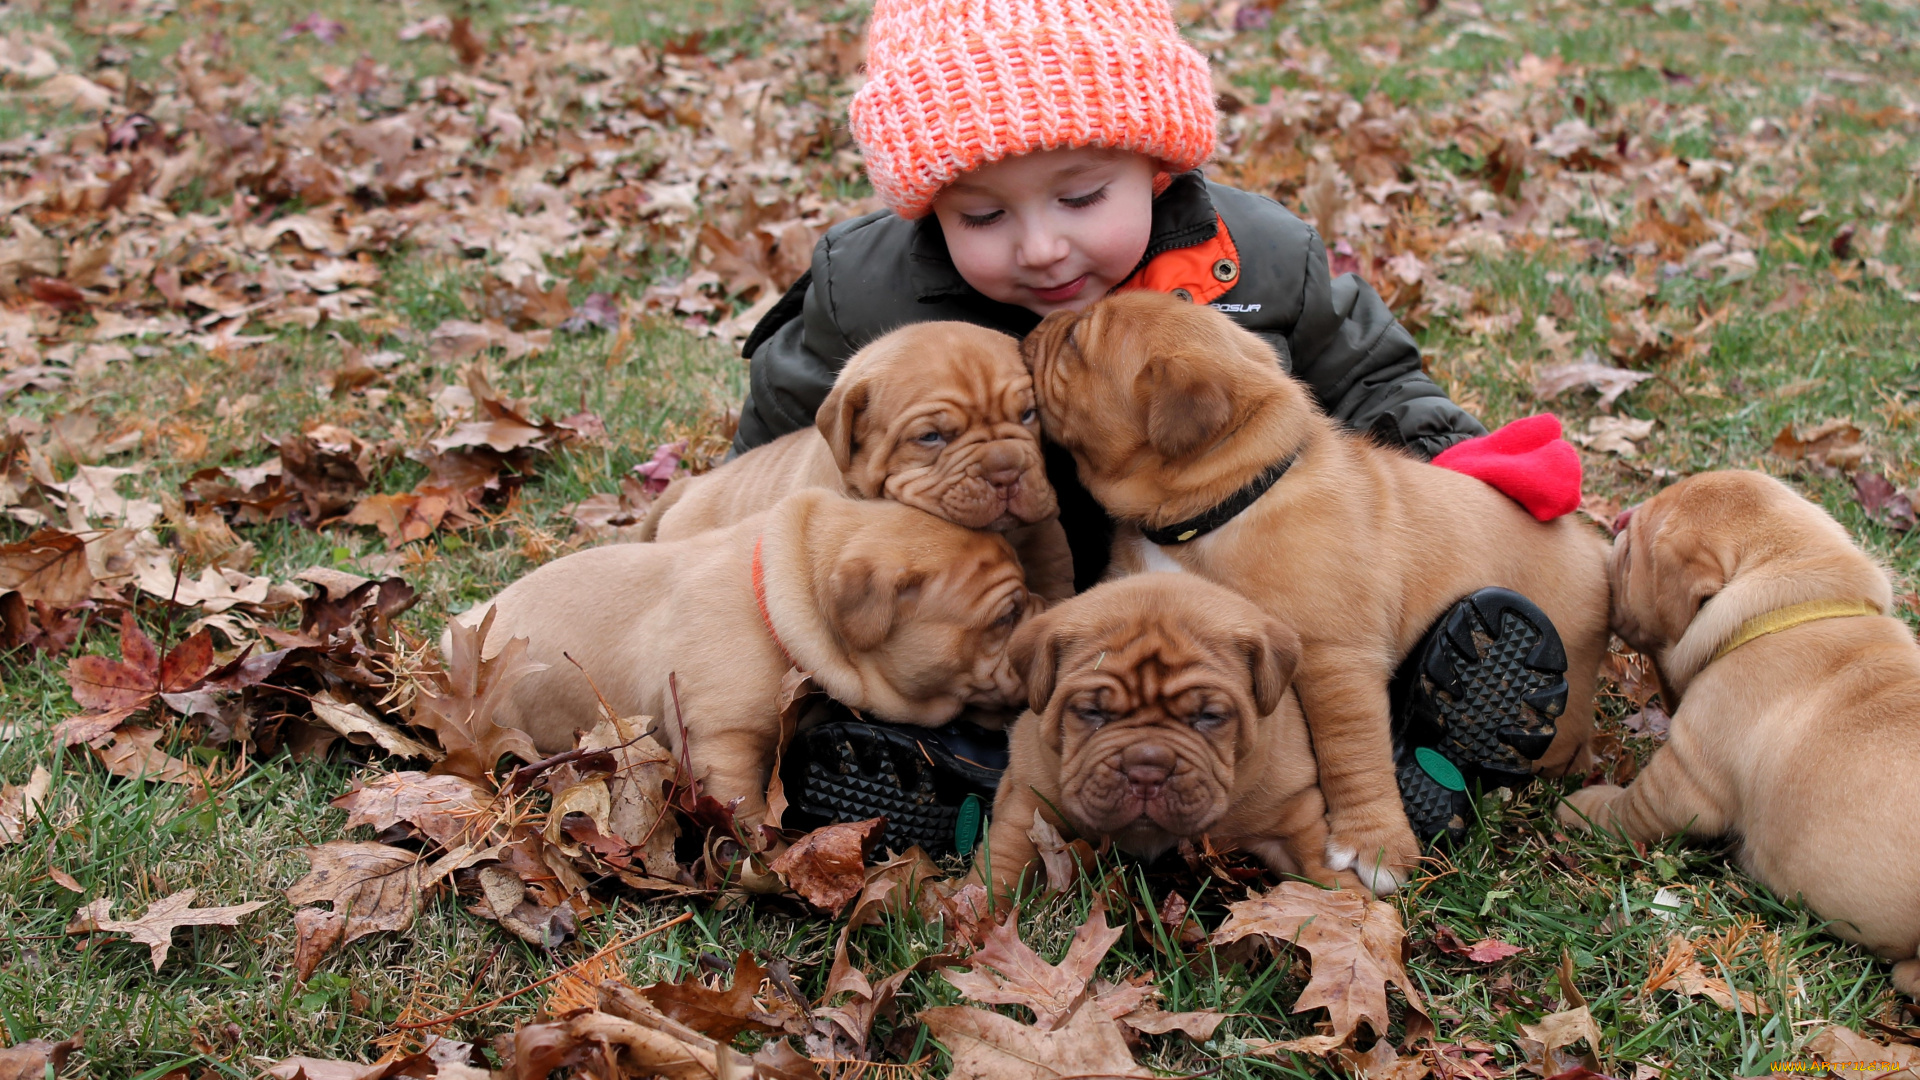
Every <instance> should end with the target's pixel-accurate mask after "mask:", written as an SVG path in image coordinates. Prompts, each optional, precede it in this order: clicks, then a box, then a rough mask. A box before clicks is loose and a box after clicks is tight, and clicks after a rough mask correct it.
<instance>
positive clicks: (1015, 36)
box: [850, 0, 1214, 218]
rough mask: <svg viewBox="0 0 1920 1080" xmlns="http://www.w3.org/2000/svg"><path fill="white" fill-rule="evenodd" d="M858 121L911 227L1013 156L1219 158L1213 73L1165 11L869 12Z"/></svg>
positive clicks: (886, 191)
mask: <svg viewBox="0 0 1920 1080" xmlns="http://www.w3.org/2000/svg"><path fill="white" fill-rule="evenodd" d="M850 111H851V113H852V121H853V137H854V138H855V139H857V140H859V142H860V148H861V150H863V151H864V152H865V154H866V162H867V176H868V177H869V178H870V179H871V180H872V181H873V186H874V189H875V190H876V191H878V192H879V193H880V198H881V199H882V200H883V201H885V202H886V204H887V205H888V206H889V207H891V208H892V209H893V210H894V212H895V213H898V214H899V215H900V216H901V217H905V218H917V217H921V216H924V215H925V214H926V212H927V210H928V208H929V207H930V206H931V205H932V203H933V199H934V196H936V195H938V194H939V193H940V189H942V188H944V187H946V186H947V185H948V184H949V183H951V182H952V181H953V179H954V178H955V177H957V176H959V175H960V174H961V173H964V172H966V171H968V170H970V169H973V168H976V167H978V166H980V165H982V164H985V163H987V162H991V161H998V160H1000V159H1001V158H1003V157H1008V156H1011V155H1016V154H1025V153H1031V152H1033V151H1035V150H1052V149H1057V148H1060V147H1076V146H1106V147H1112V148H1114V149H1119V150H1131V151H1133V152H1135V153H1139V154H1145V155H1147V156H1149V157H1154V158H1159V159H1160V160H1161V161H1162V162H1164V163H1165V165H1166V167H1167V168H1168V169H1170V170H1173V171H1175V172H1185V171H1186V170H1188V169H1192V168H1194V167H1196V166H1198V165H1199V164H1200V163H1201V162H1203V161H1205V160H1206V159H1207V157H1208V156H1209V155H1211V154H1212V153H1213V120H1214V113H1213V83H1212V80H1211V79H1210V78H1209V77H1208V74H1207V61H1206V58H1205V57H1203V56H1201V55H1200V54H1199V53H1198V52H1196V51H1195V50H1194V48H1193V47H1192V46H1191V45H1188V44H1187V43H1186V42H1185V41H1183V40H1181V38H1180V32H1179V30H1177V29H1176V28H1175V27H1174V24H1173V13H1172V12H1171V11H1170V10H1169V8H1168V7H1167V0H875V3H874V5H873V20H872V22H871V23H869V24H868V27H867V83H866V85H865V86H863V87H861V88H860V91H859V92H858V93H856V94H854V96H853V106H852V108H851V110H850ZM1164 182H1165V181H1164V179H1162V180H1161V183H1162V184H1164Z"/></svg>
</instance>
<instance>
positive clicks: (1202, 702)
mask: <svg viewBox="0 0 1920 1080" xmlns="http://www.w3.org/2000/svg"><path fill="white" fill-rule="evenodd" d="M1299 648H1300V645H1299V639H1298V638H1297V637H1296V636H1295V635H1294V633H1293V632H1292V631H1291V630H1289V629H1287V628H1286V627H1285V626H1284V625H1283V624H1280V623H1278V622H1276V621H1275V620H1273V619H1271V618H1268V617H1267V616H1265V615H1262V614H1261V613H1260V612H1259V611H1258V610H1257V609H1255V608H1254V607H1253V606H1252V605H1251V604H1249V603H1247V602H1246V601H1245V600H1243V599H1241V598H1240V597H1238V596H1237V595H1235V594H1233V593H1230V592H1228V591H1226V590H1225V589H1221V588H1219V587H1217V586H1212V585H1208V584H1207V583H1205V582H1201V581H1198V580H1196V579H1194V578H1192V577H1189V576H1187V575H1177V574H1142V575H1137V576H1135V577H1130V578H1124V579H1121V580H1120V581H1116V582H1112V583H1110V584H1107V585H1102V586H1100V587H1098V588H1096V589H1093V590H1090V591H1088V592H1087V593H1084V594H1082V595H1081V596H1078V597H1076V598H1074V599H1073V600H1071V601H1068V602H1067V603H1065V604H1062V605H1060V606H1059V607H1057V608H1055V609H1053V610H1052V611H1050V612H1048V613H1047V614H1045V615H1043V616H1041V617H1039V618H1037V619H1035V620H1033V622H1032V623H1031V624H1029V626H1027V627H1026V628H1025V629H1023V630H1022V631H1021V632H1020V634H1019V635H1018V636H1017V637H1016V640H1015V643H1014V656H1015V659H1016V662H1018V663H1019V664H1020V666H1021V667H1022V668H1023V670H1024V671H1025V673H1026V676H1027V688H1028V693H1029V695H1030V705H1031V707H1032V708H1033V710H1034V712H1035V713H1036V714H1038V715H1037V716H1032V717H1028V718H1027V719H1026V720H1023V721H1022V722H1023V723H1038V724H1040V725H1042V726H1041V729H1040V730H1041V738H1042V740H1043V741H1044V742H1047V743H1050V744H1052V745H1053V746H1055V747H1057V748H1058V751H1059V754H1060V791H1061V795H1062V805H1061V807H1060V810H1061V811H1062V812H1063V813H1064V814H1065V815H1066V816H1067V818H1068V819H1069V820H1070V821H1071V822H1073V823H1074V825H1075V826H1076V827H1078V828H1080V829H1082V830H1084V831H1089V832H1092V833H1097V834H1101V835H1106V836H1112V837H1113V838H1114V839H1115V840H1116V842H1118V843H1119V844H1120V845H1121V846H1122V847H1123V848H1125V849H1127V850H1130V851H1136V852H1140V853H1143V854H1154V853H1157V852H1158V851H1160V850H1164V849H1165V848H1166V847H1167V846H1168V845H1169V844H1171V843H1172V842H1173V841H1174V840H1176V839H1178V838H1182V837H1193V836H1197V835H1199V834H1200V833H1202V832H1205V831H1206V830H1207V829H1208V828H1209V827H1211V826H1212V825H1213V824H1214V822H1216V821H1218V820H1219V819H1220V817H1221V815H1222V814H1224V813H1226V811H1227V809H1228V806H1229V800H1230V796H1231V793H1232V791H1233V789H1234V780H1235V768H1236V765H1237V763H1238V762H1239V761H1240V759H1241V758H1242V757H1243V756H1244V755H1245V754H1247V753H1248V752H1250V751H1251V749H1252V747H1253V746H1254V741H1255V739H1256V738H1257V736H1258V725H1260V724H1261V723H1263V722H1265V720H1266V717H1267V716H1269V715H1270V714H1271V713H1272V712H1273V711H1274V710H1275V709H1276V708H1278V707H1279V703H1280V698H1281V695H1282V693H1284V692H1285V690H1286V687H1287V683H1288V680H1289V679H1291V677H1292V674H1293V668H1294V665H1295V663H1296V662H1297V660H1298V657H1299Z"/></svg>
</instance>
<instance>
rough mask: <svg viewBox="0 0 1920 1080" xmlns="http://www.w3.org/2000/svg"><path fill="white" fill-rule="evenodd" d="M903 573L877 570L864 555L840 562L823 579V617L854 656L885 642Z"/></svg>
mask: <svg viewBox="0 0 1920 1080" xmlns="http://www.w3.org/2000/svg"><path fill="white" fill-rule="evenodd" d="M906 577H907V571H906V568H905V567H900V566H881V565H879V564H877V563H875V562H874V561H873V560H872V559H870V558H868V557H866V556H864V555H849V556H847V557H846V558H844V559H841V560H840V561H839V562H838V563H837V564H835V566H834V568H833V573H832V574H831V575H830V576H829V577H828V579H827V597H826V600H827V603H826V609H827V617H828V620H829V622H830V623H831V624H832V626H833V629H834V632H835V633H836V634H838V635H840V640H842V641H844V642H845V643H846V645H847V647H848V648H849V649H851V650H852V651H854V652H870V651H872V650H874V649H877V648H879V647H880V645H881V644H882V643H883V642H885V641H886V640H887V633H888V631H890V630H892V629H893V615H894V609H895V608H896V607H897V606H898V604H899V600H900V590H901V588H902V587H903V586H904V585H905V584H906Z"/></svg>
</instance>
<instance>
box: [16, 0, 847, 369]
mask: <svg viewBox="0 0 1920 1080" xmlns="http://www.w3.org/2000/svg"><path fill="white" fill-rule="evenodd" d="M778 18H779V19H780V20H781V25H780V26H779V27H778V28H777V33H778V34H779V37H780V40H781V42H782V44H783V48H782V49H780V50H778V51H775V52H771V53H769V54H768V55H767V56H765V57H758V58H734V59H733V60H732V61H731V62H727V63H722V62H720V61H719V60H717V59H716V58H714V57H711V56H708V55H707V54H705V53H704V52H702V51H700V50H699V49H698V48H672V47H666V48H661V47H644V46H619V47H616V46H613V45H611V44H608V43H606V42H602V41H595V40H588V39H581V38H572V37H566V36H551V37H537V36H536V31H537V30H538V29H539V28H538V27H528V28H524V29H522V30H521V31H519V32H517V33H514V34H511V35H509V36H506V37H503V38H495V39H493V40H482V39H481V38H480V36H479V35H477V34H476V33H474V31H473V29H472V27H471V26H470V24H469V23H468V22H467V21H466V20H465V19H460V20H449V19H447V18H446V17H445V16H436V17H433V18H429V19H427V20H424V21H423V22H421V23H418V24H415V25H414V26H411V27H409V28H407V30H406V31H403V33H402V35H401V37H402V39H403V40H408V41H412V42H413V43H414V46H415V47H416V48H418V49H420V50H430V49H431V50H450V51H451V53H452V54H453V57H454V58H455V59H457V61H458V67H457V68H456V69H455V70H453V71H452V72H450V73H448V74H446V75H442V76H435V77H429V78H424V79H410V78H409V77H408V75H407V74H406V73H404V72H395V71H390V70H388V69H387V68H386V67H384V66H381V65H376V64H374V63H373V62H372V61H371V60H370V59H369V60H364V61H363V62H362V63H359V64H356V65H354V66H353V67H352V68H351V69H350V70H344V71H342V70H334V71H323V72H322V73H321V79H322V81H323V83H324V86H325V89H324V91H323V92H320V93H317V94H314V95H312V96H307V97H299V96H295V97H276V96H275V95H274V94H272V93H269V92H268V90H269V88H267V87H265V86H263V85H262V83H261V82H260V80H259V79H258V78H257V77H255V76H254V75H252V74H251V73H249V72H248V71H247V70H246V69H245V68H244V67H243V66H242V65H241V64H239V63H238V62H237V61H236V60H235V58H234V57H233V55H232V53H231V49H230V47H229V45H228V43H227V41H226V40H225V39H224V38H223V37H221V36H219V35H210V36H207V37H204V38H198V39H195V40H192V41H189V42H188V43H186V44H185V45H183V46H182V47H181V48H180V49H179V50H177V51H176V52H175V53H174V54H173V55H171V56H170V57H168V58H167V69H168V73H169V74H168V77H167V78H165V79H163V80H161V81H159V82H157V83H156V84H154V85H144V84H142V83H140V82H139V81H137V80H136V79H134V78H133V77H132V76H131V75H130V74H129V73H128V71H127V70H126V69H125V67H124V64H125V59H124V57H123V55H121V54H116V53H115V52H113V51H111V50H108V51H103V52H102V53H101V54H100V55H99V56H98V57H95V58H93V59H94V63H95V66H93V67H91V68H90V69H85V68H83V67H82V66H81V65H80V64H79V63H78V62H77V58H76V57H75V56H74V55H73V53H72V50H71V48H70V47H69V46H68V45H67V44H66V43H65V42H64V41H63V40H61V39H60V38H58V37H55V36H52V35H46V34H37V35H33V36H31V37H29V38H27V39H26V40H22V41H19V42H17V43H10V44H9V48H8V52H7V53H6V55H5V58H4V67H3V68H0V74H4V76H5V77H6V79H7V81H8V82H9V83H10V84H11V85H14V86H16V87H18V93H20V94H21V95H23V96H24V97H25V98H26V99H27V100H28V101H29V102H35V103H38V104H40V105H41V106H42V107H44V108H46V109H48V110H49V111H50V112H53V113H56V114H62V115H69V116H72V115H77V116H79V117H82V118H83V119H82V121H81V122H79V123H75V124H72V125H70V126H65V127H55V126H49V127H44V128H42V129H39V130H35V131H32V132H31V133H29V134H27V135H24V136H21V137H19V138H16V139H13V140H10V141H8V142H5V143H0V204H4V205H5V206H7V207H8V215H7V216H8V223H9V226H10V229H9V232H10V235H9V236H8V237H6V238H4V239H0V300H4V301H5V302H6V304H5V307H4V309H3V310H0V343H4V349H0V351H3V352H4V353H5V355H6V356H7V361H6V366H7V368H8V371H7V373H5V375H4V377H0V392H4V393H10V392H12V391H14V390H17V389H19V388H21V387H25V386H29V385H35V386H43V387H44V386H53V385H58V384H59V383H61V382H63V381H65V380H67V379H68V378H70V377H72V376H73V375H74V374H75V373H76V372H86V371H98V370H101V369H102V368H103V367H104V366H106V365H111V364H122V363H131V362H134V361H135V359H136V357H137V356H138V355H139V354H138V352H136V351H135V350H146V349H151V348H154V347H156V346H158V345H161V344H165V345H171V344H175V343H178V344H189V343H190V344H195V345H198V346H200V347H202V348H205V349H207V350H209V351H212V352H215V353H216V354H220V355H226V354H231V353H234V352H237V351H240V350H244V349H247V348H250V347H253V346H256V345H258V344H260V343H261V342H263V341H266V340H270V335H262V334H260V333H258V331H270V330H271V329H272V328H275V327H280V326H288V325H293V326H301V327H307V328H314V327H325V326H327V325H329V324H333V323H343V324H344V323H352V324H355V325H357V326H359V327H360V328H361V330H363V331H366V330H373V331H376V332H377V331H379V330H381V329H383V328H384V329H388V330H392V329H397V328H399V327H400V326H401V325H402V321H401V320H399V319H397V318H395V317H394V316H393V315H392V314H391V313H390V312H389V311H388V310H387V308H386V302H385V298H384V296H383V293H382V290H381V288H380V285H381V281H382V278H383V275H384V273H385V271H384V270H383V269H382V262H381V259H382V257H384V256H387V255H390V254H392V253H395V252H396V251H398V250H399V249H400V245H401V244H403V243H404V244H405V245H406V249H407V250H408V251H409V252H410V253H414V254H427V255H438V254H444V255H446V256H449V257H452V258H456V259H462V258H475V257H478V258H482V259H484V260H485V261H486V265H487V267H488V271H489V275H488V279H487V282H486V286H485V288H484V290H483V291H482V294H481V295H480V296H479V297H477V298H476V303H475V305H474V306H475V307H476V308H477V309H478V310H477V311H476V312H475V315H476V316H477V317H476V318H473V319H463V320H449V321H448V322H446V323H443V324H442V325H441V326H439V327H437V328H435V329H434V330H433V331H432V333H431V336H430V344H431V350H432V353H433V355H434V357H435V359H437V360H454V361H461V360H467V359H471V358H472V357H473V356H475V355H477V354H478V353H479V352H481V351H483V350H487V349H494V348H498V349H501V350H503V351H504V353H505V355H507V356H508V357H510V358H511V357H515V356H521V355H526V354H527V353H530V352H537V351H539V350H542V349H544V348H547V347H549V345H550V343H551V336H552V333H553V332H554V331H556V330H560V331H563V332H565V331H580V330H589V329H596V328H598V329H615V328H618V327H619V326H620V325H621V324H622V322H623V320H625V319H626V318H627V317H628V315H629V314H631V313H633V312H635V311H638V310H657V311H662V312H670V313H674V314H676V315H678V316H680V317H684V318H686V319H688V320H689V322H690V323H691V324H692V325H695V326H698V327H701V328H704V329H705V330H706V331H707V332H712V333H722V334H727V335H731V336H738V335H744V333H745V327H749V326H750V325H751V323H752V321H753V320H754V319H756V318H757V317H758V313H760V312H763V311H765V310H766V309H767V308H768V307H770V306H771V305H772V303H773V302H774V300H775V299H777V297H778V295H779V293H780V291H781V290H782V289H784V288H785V286H786V285H787V284H788V283H789V282H791V281H792V280H793V279H794V278H796V277H798V276H799V275H800V273H801V271H803V270H804V269H805V268H806V266H807V263H808V260H809V258H810V256H811V253H812V248H813V243H814V240H815V239H816V238H817V237H818V235H819V234H820V232H821V231H822V230H823V229H824V228H825V227H826V226H827V225H828V224H830V223H831V222H833V221H836V220H839V219H842V218H845V217H849V216H852V215H853V214H856V213H859V212H863V211H864V210H865V209H867V208H868V204H867V203H866V202H863V201H860V200H853V201H835V200H832V199H829V198H825V197H823V196H822V195H821V192H823V191H825V190H829V189H831V188H834V187H836V186H838V183H837V182H839V181H842V180H845V179H846V178H849V177H852V176H855V175H857V173H858V171H859V170H858V163H857V160H856V159H855V158H854V156H853V154H852V153H851V150H850V146H849V143H848V140H847V137H846V134H845V131H844V128H843V127H842V126H841V125H840V124H839V118H840V116H841V115H842V107H843V106H842V102H843V99H844V96H845V82H844V80H845V77H846V76H847V75H849V74H850V73H851V71H852V69H853V66H854V65H855V64H856V63H857V62H858V60H859V58H860V55H861V49H862V46H861V42H860V38H859V35H858V31H857V29H855V28H851V27H849V26H847V25H845V24H844V23H842V22H840V21H823V20H822V19H820V18H818V17H817V16H814V15H810V14H806V13H802V12H799V11H796V10H793V9H786V10H783V11H782V13H781V14H780V15H779V16H778ZM335 25H337V24H335ZM311 30H312V28H311V27H305V26H302V27H299V28H296V29H295V30H294V31H293V32H294V33H295V34H298V33H302V32H311ZM120 32H125V31H124V29H123V30H121V31H120ZM262 102H268V103H270V104H268V105H267V107H266V108H265V109H262V108H260V105H261V103H262ZM262 113H264V114H265V115H262ZM823 181H828V182H826V183H823ZM562 262H565V263H569V264H571V265H572V266H573V276H575V277H578V278H580V279H581V280H591V279H593V278H594V277H595V276H596V275H598V274H600V273H602V272H608V273H621V272H623V271H624V272H626V273H627V276H640V271H643V270H645V269H647V268H650V267H653V266H656V265H661V264H664V263H668V262H683V263H684V264H687V265H690V267H691V270H690V272H689V273H687V274H686V275H685V276H684V277H682V278H680V279H678V280H675V281H669V282H663V283H661V284H659V285H657V286H656V287H655V288H654V289H653V290H652V291H651V292H650V293H649V294H648V295H647V296H646V297H645V298H630V299H629V300H627V301H620V300H618V299H617V298H615V297H612V296H610V295H607V294H596V295H595V296H594V297H592V298H590V299H589V300H588V301H587V302H585V303H583V304H581V305H579V306H578V307H576V306H575V305H574V304H572V303H571V302H570V301H569V300H568V296H567V289H566V285H567V284H568V282H567V281H566V280H563V279H561V278H560V277H559V276H558V275H557V274H556V268H557V267H558V266H559V265H560V264H561V263H562ZM86 322H90V323H91V326H90V327H86V328H85V329H82V326H83V324H84V323H86ZM129 343H142V344H133V345H132V347H131V348H130V347H129Z"/></svg>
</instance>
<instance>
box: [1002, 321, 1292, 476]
mask: <svg viewBox="0 0 1920 1080" xmlns="http://www.w3.org/2000/svg"><path fill="white" fill-rule="evenodd" d="M1021 352H1022V355H1024V356H1025V357H1026V361H1027V366H1028V367H1029V368H1030V369H1031V370H1032V371H1033V385H1034V394H1035V398H1036V399H1037V400H1038V402H1039V404H1040V416H1041V420H1042V422H1043V423H1044V424H1045V425H1046V431H1047V437H1048V438H1050V439H1052V440H1054V441H1055V442H1057V443H1059V444H1060V445H1062V446H1064V447H1066V448H1067V449H1068V450H1070V451H1072V452H1073V456H1074V461H1075V463H1076V464H1077V465H1078V466H1079V469H1080V477H1081V479H1082V481H1084V482H1085V483H1086V484H1087V485H1088V486H1089V488H1090V489H1092V490H1093V492H1094V494H1095V495H1096V496H1098V497H1099V498H1100V500H1101V502H1102V503H1107V504H1108V505H1109V508H1113V506H1112V502H1111V501H1110V500H1115V501H1121V502H1126V501H1134V500H1138V501H1144V502H1151V501H1152V500H1151V495H1150V493H1149V492H1148V490H1147V485H1159V484H1165V483H1171V482H1173V481H1174V478H1175V477H1176V476H1177V475H1178V474H1181V473H1185V472H1189V471H1191V464H1192V462H1193V461H1194V459H1196V458H1197V457H1200V456H1201V455H1204V454H1205V453H1206V452H1207V451H1209V450H1211V449H1213V448H1215V447H1216V446H1217V445H1218V444H1219V443H1220V442H1221V440H1222V439H1223V438H1225V437H1226V436H1228V435H1230V434H1231V433H1232V432H1234V431H1236V430H1238V429H1240V428H1242V427H1244V426H1245V425H1246V424H1247V423H1248V422H1249V420H1250V419H1251V418H1252V417H1253V416H1254V415H1255V413H1257V412H1258V411H1259V410H1261V409H1263V408H1265V407H1267V406H1268V404H1269V403H1270V402H1271V401H1272V400H1273V398H1274V397H1275V396H1276V395H1280V396H1284V395H1286V393H1287V391H1286V386H1287V385H1288V380H1287V379H1286V377H1285V376H1284V375H1282V374H1281V373H1280V370H1279V366H1278V360H1277V358H1276V357H1275V356H1274V354H1273V352H1272V350H1271V349H1270V348H1269V347H1268V346H1267V345H1266V343H1265V342H1262V341H1261V340H1260V339H1259V338H1258V337H1257V336H1255V335H1253V334H1251V333H1249V332H1247V331H1246V330H1244V329H1241V328H1240V327H1239V326H1237V325H1235V324H1234V322H1233V320H1232V319H1231V318H1229V317H1228V316H1226V315H1224V314H1221V313H1220V312H1218V311H1215V310H1213V309H1212V308H1209V307H1205V306H1203V305H1196V304H1190V303H1186V302H1184V301H1181V300H1176V299H1174V298H1173V297H1171V296H1167V295H1164V294H1161V293H1154V292H1147V291H1144V290H1143V291H1134V292H1125V293H1119V294H1116V295H1114V296H1110V297H1107V298H1106V299H1104V300H1101V301H1100V302H1099V303H1097V304H1095V305H1093V306H1092V307H1090V308H1088V309H1087V310H1086V311H1085V312H1084V313H1079V314H1075V313H1072V312H1056V313H1054V314H1052V315H1049V316H1048V317H1047V318H1046V319H1045V320H1044V321H1043V322H1041V324H1040V325H1039V326H1038V327H1036V328H1035V329H1034V331H1033V333H1031V334H1029V335H1027V337H1026V339H1025V340H1024V341H1023V342H1022V343H1021ZM1134 488H1138V489H1139V490H1132V489H1134Z"/></svg>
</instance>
